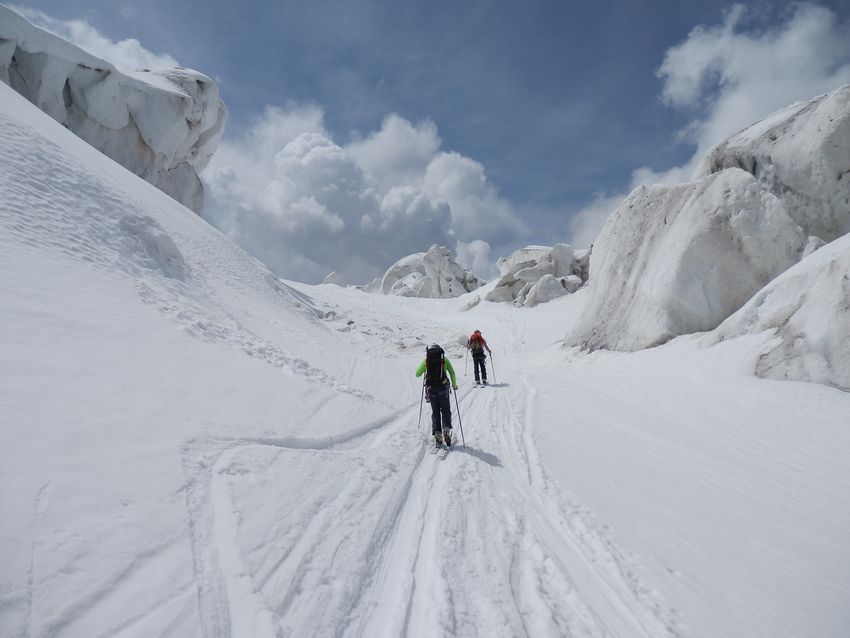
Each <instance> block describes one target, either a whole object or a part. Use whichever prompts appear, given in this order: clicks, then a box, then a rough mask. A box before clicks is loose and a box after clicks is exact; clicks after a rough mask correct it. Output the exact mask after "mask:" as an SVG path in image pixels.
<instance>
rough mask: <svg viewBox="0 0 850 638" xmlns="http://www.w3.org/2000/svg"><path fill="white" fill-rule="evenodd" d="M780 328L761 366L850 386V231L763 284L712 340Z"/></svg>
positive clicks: (763, 371) (781, 375)
mask: <svg viewBox="0 0 850 638" xmlns="http://www.w3.org/2000/svg"><path fill="white" fill-rule="evenodd" d="M768 330H769V331H775V333H776V337H777V338H776V339H775V340H773V341H772V342H770V343H769V344H767V345H766V347H765V350H764V352H763V353H762V354H761V355H760V356H759V359H758V361H757V364H756V368H755V372H756V374H758V375H759V376H761V377H766V378H771V379H794V380H797V381H813V382H816V383H825V384H827V385H833V386H835V387H838V388H841V389H843V390H847V391H850V235H845V236H844V237H842V238H841V239H836V240H835V241H834V242H832V243H830V244H827V245H826V246H825V247H823V248H821V249H819V250H818V251H817V252H815V253H813V254H812V255H811V256H809V257H807V258H806V259H804V260H803V261H801V262H800V263H799V264H797V265H796V266H794V267H793V268H791V269H789V270H788V271H787V272H785V273H783V274H782V275H781V276H780V277H778V278H777V279H776V280H774V281H772V282H771V283H770V284H769V285H767V286H766V287H765V288H764V289H762V290H760V291H759V292H758V294H756V295H755V296H754V297H753V298H752V299H751V300H750V301H749V303H747V304H746V305H745V306H744V307H743V308H741V310H739V311H738V312H737V313H735V314H734V315H732V316H731V317H729V319H727V320H726V321H724V322H723V324H721V325H720V327H718V328H717V330H715V331H714V332H713V333H712V334H710V335H708V336H706V338H705V339H706V342H707V343H716V342H718V341H722V340H724V339H729V338H732V337H737V336H740V335H743V334H752V333H759V332H764V331H768Z"/></svg>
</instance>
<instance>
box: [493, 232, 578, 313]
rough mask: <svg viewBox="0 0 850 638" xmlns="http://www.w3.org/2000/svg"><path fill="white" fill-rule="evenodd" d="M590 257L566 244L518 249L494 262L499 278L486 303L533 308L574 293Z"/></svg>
mask: <svg viewBox="0 0 850 638" xmlns="http://www.w3.org/2000/svg"><path fill="white" fill-rule="evenodd" d="M589 255H590V251H589V250H585V251H578V252H574V251H573V249H572V248H571V247H570V246H569V245H567V244H555V245H554V246H551V247H550V246H526V247H525V248H520V249H519V250H516V251H514V252H513V253H512V254H511V255H510V256H509V257H502V258H500V259H499V260H498V261H497V262H496V266H497V268H498V269H499V273H500V274H501V275H502V276H501V278H500V279H499V280H498V281H497V282H496V284H495V287H493V289H492V290H490V291H489V292H488V293H487V295H486V296H485V299H486V300H487V301H510V302H513V303H514V304H516V305H518V306H523V305H525V306H536V305H537V304H539V303H545V302H547V301H551V300H552V299H556V298H558V297H562V296H564V295H567V294H570V293H573V292H575V291H576V290H578V289H579V288H580V287H581V285H582V283H583V282H584V281H586V280H587V262H588V258H589Z"/></svg>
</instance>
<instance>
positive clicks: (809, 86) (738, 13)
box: [658, 4, 850, 153]
mask: <svg viewBox="0 0 850 638" xmlns="http://www.w3.org/2000/svg"><path fill="white" fill-rule="evenodd" d="M746 17H747V10H746V8H745V7H744V6H743V5H735V6H734V7H732V8H731V9H730V10H729V11H727V12H726V15H725V18H724V21H723V24H722V25H720V26H717V27H713V28H705V27H698V28H696V29H694V30H693V31H691V33H690V35H689V36H688V38H687V40H685V41H684V42H683V43H682V44H680V45H678V46H675V47H673V48H671V49H669V50H668V51H667V53H666V54H665V56H664V61H663V63H662V64H661V67H660V68H659V69H658V76H659V77H660V78H662V80H663V81H664V87H663V90H662V97H663V98H664V99H665V100H666V101H667V102H668V103H669V104H671V105H673V106H677V107H700V106H701V105H702V104H706V105H707V108H700V112H701V113H702V116H701V117H697V118H695V119H694V121H692V122H691V124H690V125H689V126H688V129H687V131H686V132H685V134H686V136H687V138H688V139H690V140H691V141H693V142H695V143H696V145H697V152H698V153H702V152H704V151H706V150H708V148H710V147H711V146H712V145H714V144H716V143H717V142H719V141H721V140H722V139H724V138H725V137H728V136H729V135H732V134H734V133H736V132H738V131H739V130H741V129H743V128H745V127H747V126H749V125H750V124H752V123H753V122H755V121H757V120H758V119H760V118H762V117H764V116H765V115H768V114H769V113H771V112H773V111H776V110H778V109H780V108H782V107H784V106H787V105H788V104H790V103H792V102H795V101H798V100H807V99H810V98H812V97H814V96H816V95H819V94H821V93H826V92H828V91H831V90H833V89H835V88H837V87H838V86H840V85H842V84H845V83H847V82H850V30H849V29H848V26H847V25H842V24H840V23H839V22H838V18H837V17H836V15H835V13H833V12H832V11H830V10H829V9H826V8H824V7H818V6H814V5H811V4H799V5H797V6H796V8H795V10H794V12H793V13H792V14H791V15H790V17H789V18H788V19H787V21H785V22H784V23H782V24H779V25H777V26H774V27H772V28H768V29H764V30H757V31H751V32H747V31H744V30H742V27H741V25H742V23H743V22H744V19H745V18H746Z"/></svg>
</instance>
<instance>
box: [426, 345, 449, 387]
mask: <svg viewBox="0 0 850 638" xmlns="http://www.w3.org/2000/svg"><path fill="white" fill-rule="evenodd" d="M445 354H446V353H445V351H444V350H443V349H442V348H441V347H440V346H436V347H434V346H431V347H429V348H428V349H427V350H426V351H425V385H427V386H428V387H429V388H433V389H440V388H442V387H443V386H444V385H445V384H446V381H447V380H448V377H446V366H445V364H444V363H443V359H444V357H445Z"/></svg>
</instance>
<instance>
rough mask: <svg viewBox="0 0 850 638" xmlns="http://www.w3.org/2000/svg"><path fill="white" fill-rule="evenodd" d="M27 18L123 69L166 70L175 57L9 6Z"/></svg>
mask: <svg viewBox="0 0 850 638" xmlns="http://www.w3.org/2000/svg"><path fill="white" fill-rule="evenodd" d="M11 6H12V9H14V10H15V11H17V12H18V13H20V14H21V15H23V16H24V17H25V18H26V19H27V20H29V21H30V22H32V23H33V24H35V25H38V26H40V27H41V28H43V29H46V30H47V31H50V32H51V33H55V34H56V35H58V36H60V37H62V38H65V39H66V40H68V41H70V42H73V43H74V44H76V45H77V46H78V47H80V48H82V49H85V50H86V51H88V52H89V53H91V54H92V55H95V56H97V57H99V58H102V59H104V60H106V61H107V62H111V63H112V64H114V65H115V66H116V67H118V68H119V69H121V70H124V71H136V70H139V69H150V70H157V69H170V68H173V67H175V66H178V64H177V60H175V59H174V58H172V57H171V56H170V55H168V54H165V53H153V52H151V51H148V50H147V49H146V48H145V47H143V46H142V45H141V43H140V42H139V41H138V40H136V39H135V38H128V39H126V40H120V41H118V42H115V41H113V40H110V39H109V38H107V37H105V36H104V35H102V34H101V33H100V32H99V31H98V30H97V29H95V28H94V27H93V26H92V25H90V24H89V23H88V22H86V21H85V20H58V19H56V18H54V17H52V16H49V15H47V14H46V13H43V12H41V11H38V10H37V9H31V8H29V7H21V6H16V5H11Z"/></svg>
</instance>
